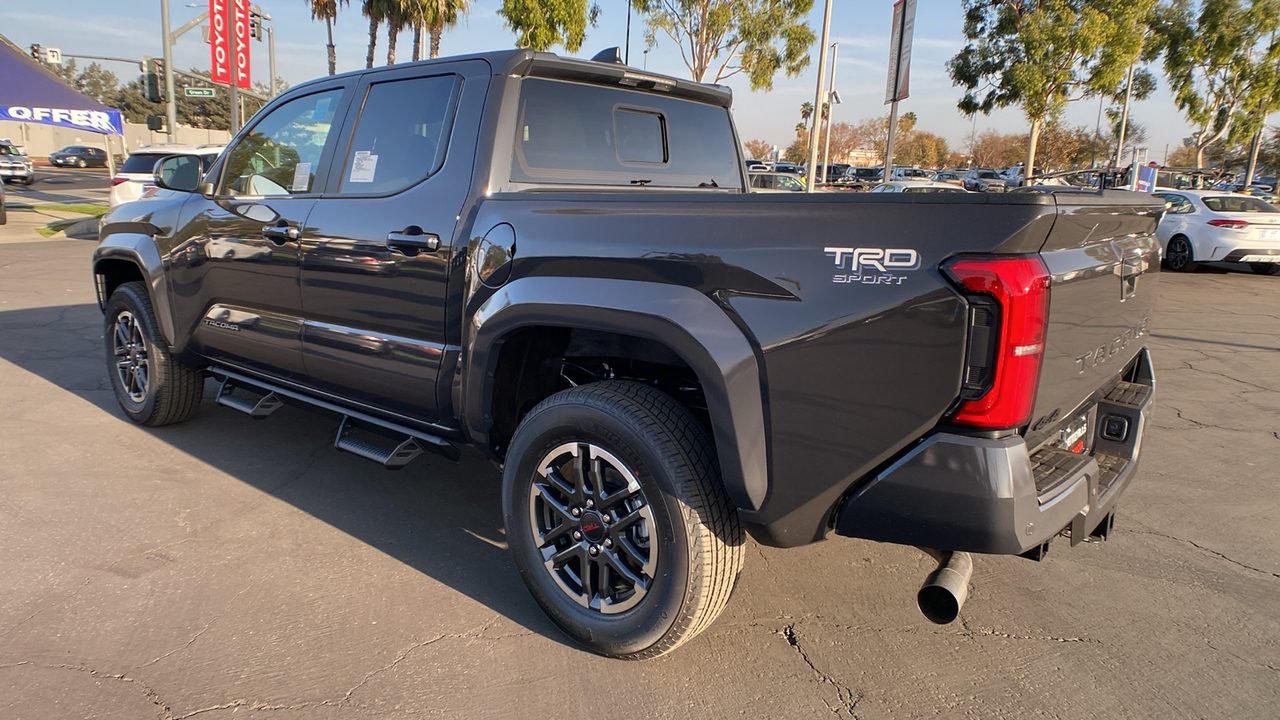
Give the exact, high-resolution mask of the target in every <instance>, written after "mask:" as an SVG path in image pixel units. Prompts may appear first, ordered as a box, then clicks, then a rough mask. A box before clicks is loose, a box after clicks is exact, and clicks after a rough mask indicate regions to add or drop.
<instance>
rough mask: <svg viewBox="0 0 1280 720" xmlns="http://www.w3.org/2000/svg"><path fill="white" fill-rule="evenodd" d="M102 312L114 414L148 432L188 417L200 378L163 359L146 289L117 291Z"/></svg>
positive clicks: (200, 389)
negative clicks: (118, 411) (115, 403)
mask: <svg viewBox="0 0 1280 720" xmlns="http://www.w3.org/2000/svg"><path fill="white" fill-rule="evenodd" d="M106 310H107V312H106V325H105V327H104V333H103V339H104V340H105V344H106V359H107V372H108V373H109V376H110V378H111V386H112V388H113V389H114V390H115V393H116V400H118V401H119V402H120V408H121V409H122V410H124V412H125V414H126V415H128V416H129V419H131V420H133V421H134V422H136V423H139V424H141V425H147V426H150V427H159V426H161V425H170V424H172V423H176V422H182V421H183V420H186V419H187V418H189V417H191V415H192V414H193V413H195V411H196V408H197V407H198V406H199V405H200V398H201V397H202V396H203V394H204V377H203V375H202V374H201V373H200V371H199V370H196V369H193V368H190V367H187V366H186V365H183V364H182V363H181V362H179V361H178V360H177V359H176V358H174V357H173V356H172V355H171V354H170V353H169V349H168V347H167V346H166V345H165V344H164V341H163V340H162V339H161V338H160V332H159V326H158V325H157V323H156V317H155V312H154V311H153V310H152V308H151V299H150V298H149V297H148V296H147V288H146V286H145V285H144V284H142V283H141V282H138V281H134V282H127V283H124V284H122V285H120V287H118V288H116V289H115V291H114V292H113V293H111V297H110V298H109V299H108V300H107V308H106Z"/></svg>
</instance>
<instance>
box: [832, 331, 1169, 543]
mask: <svg viewBox="0 0 1280 720" xmlns="http://www.w3.org/2000/svg"><path fill="white" fill-rule="evenodd" d="M1130 377H1132V378H1133V381H1132V382H1127V381H1126V382H1121V383H1120V384H1119V385H1118V386H1117V387H1116V388H1115V389H1113V390H1112V391H1111V392H1109V393H1108V394H1107V396H1106V397H1105V398H1103V399H1102V400H1101V401H1100V402H1099V403H1098V405H1097V422H1095V423H1094V433H1095V437H1094V446H1093V452H1092V454H1091V455H1077V454H1074V453H1070V452H1067V451H1065V450H1061V449H1058V448H1051V447H1045V448H1041V449H1039V450H1037V451H1036V452H1035V453H1034V454H1032V453H1030V452H1029V451H1028V448H1027V446H1026V443H1025V442H1024V441H1023V439H1022V437H1021V436H1017V435H1015V436H1011V437H1005V438H1001V439H987V438H974V437H967V436H961V435H953V434H949V433H938V434H936V435H933V436H931V437H929V438H928V439H927V440H925V441H924V442H923V443H921V444H920V445H919V446H917V447H916V448H915V449H913V450H912V451H911V452H910V453H908V454H907V455H906V456H904V457H902V458H901V459H900V460H898V461H897V462H895V463H894V464H892V465H890V466H889V467H887V468H885V469H884V471H882V472H881V473H880V474H878V475H877V476H876V477H875V478H874V479H873V480H872V481H871V482H870V483H868V484H867V485H865V486H864V487H863V488H861V489H860V490H859V491H857V492H856V493H855V494H853V495H852V496H850V497H849V498H848V499H847V500H846V501H845V503H844V505H843V507H842V508H841V509H840V510H839V512H838V514H837V516H836V527H835V529H836V533H837V534H839V535H845V536H848V537H859V538H866V539H869V540H878V541H881V542H889V543H895V544H901V545H915V546H918V547H929V548H937V549H940V550H963V551H968V552H979V553H993V554H1005V555H1020V554H1022V553H1025V552H1028V551H1031V550H1034V549H1036V548H1037V547H1039V546H1041V545H1043V544H1044V543H1046V542H1048V541H1049V540H1050V539H1052V538H1053V537H1054V536H1056V535H1058V534H1059V533H1063V532H1064V531H1066V534H1069V535H1070V537H1071V544H1072V545H1075V544H1077V543H1079V542H1081V541H1082V540H1084V539H1085V538H1086V537H1087V536H1088V535H1089V534H1090V533H1092V532H1093V531H1094V530H1095V529H1097V528H1098V527H1099V526H1100V525H1102V524H1103V523H1104V521H1106V520H1107V519H1108V516H1109V515H1110V514H1111V513H1112V512H1113V510H1114V508H1115V504H1116V501H1117V500H1118V499H1119V498H1120V495H1121V494H1123V493H1124V490H1125V487H1127V486H1128V484H1129V482H1130V481H1131V480H1132V479H1133V475H1134V473H1135V471H1136V470H1137V466H1138V454H1139V451H1140V450H1141V447H1142V436H1143V432H1144V430H1145V429H1146V420H1147V414H1148V412H1149V409H1150V406H1151V399H1152V396H1153V392H1152V391H1153V389H1154V380H1153V376H1152V373H1151V361H1150V358H1149V356H1148V355H1147V351H1146V350H1145V349H1144V350H1143V351H1142V354H1141V355H1140V357H1139V358H1138V361H1137V365H1136V366H1135V368H1134V372H1133V374H1132V375H1131V376H1130ZM1113 418H1114V420H1112V421H1111V423H1110V428H1108V424H1109V423H1108V422H1107V421H1108V420H1109V419H1113ZM1120 425H1123V426H1124V428H1125V431H1124V433H1123V434H1122V436H1121V434H1119V433H1116V432H1114V431H1115V430H1116V429H1117V428H1118V427H1119V426H1120ZM1107 429H1110V430H1111V431H1112V432H1111V433H1110V435H1111V437H1105V436H1104V430H1107ZM1117 438H1119V439H1117Z"/></svg>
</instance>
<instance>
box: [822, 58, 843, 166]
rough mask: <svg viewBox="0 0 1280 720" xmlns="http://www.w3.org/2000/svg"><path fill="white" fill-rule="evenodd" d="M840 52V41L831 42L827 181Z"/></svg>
mask: <svg viewBox="0 0 1280 720" xmlns="http://www.w3.org/2000/svg"><path fill="white" fill-rule="evenodd" d="M839 54H840V43H832V44H831V81H830V82H829V83H828V84H827V143H826V146H825V147H824V148H823V149H822V179H823V180H824V181H825V180H826V179H827V176H828V175H830V173H828V172H827V168H828V167H829V166H830V164H831V127H832V126H833V125H835V114H836V57H837V56H838V55H839Z"/></svg>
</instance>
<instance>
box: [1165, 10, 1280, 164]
mask: <svg viewBox="0 0 1280 720" xmlns="http://www.w3.org/2000/svg"><path fill="white" fill-rule="evenodd" d="M1159 30H1160V32H1161V33H1162V35H1163V36H1164V47H1165V53H1164V70H1165V74H1166V75H1167V76H1168V79H1169V85H1170V87H1171V89H1172V90H1173V97H1174V101H1175V102H1176V103H1177V105H1178V109H1179V110H1181V111H1182V113H1183V114H1184V115H1185V116H1186V118H1187V120H1189V121H1190V122H1191V123H1192V124H1193V125H1194V126H1195V127H1196V128H1197V130H1196V132H1195V133H1194V134H1193V135H1192V142H1191V147H1193V148H1194V150H1195V162H1196V165H1197V166H1202V165H1203V164H1204V160H1205V149H1206V148H1208V147H1209V146H1210V145H1213V144H1214V143H1215V142H1218V141H1220V140H1225V141H1226V143H1227V144H1228V145H1234V144H1238V143H1240V142H1241V141H1243V140H1246V139H1248V138H1251V137H1253V135H1255V134H1256V133H1258V132H1259V131H1260V130H1261V129H1262V127H1263V125H1264V124H1265V122H1266V116H1267V115H1268V114H1269V113H1271V112H1274V111H1275V110H1277V109H1280V69H1278V68H1280V37H1277V35H1278V34H1280V0H1201V2H1199V3H1191V2H1189V1H1187V0H1178V1H1177V2H1175V3H1173V4H1172V5H1171V6H1170V7H1169V8H1168V9H1167V11H1166V12H1165V13H1163V16H1162V21H1161V23H1160V24H1159Z"/></svg>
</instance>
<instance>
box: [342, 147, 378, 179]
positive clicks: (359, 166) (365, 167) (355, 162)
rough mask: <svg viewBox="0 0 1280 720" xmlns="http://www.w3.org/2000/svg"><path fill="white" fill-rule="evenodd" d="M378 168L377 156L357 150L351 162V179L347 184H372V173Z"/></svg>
mask: <svg viewBox="0 0 1280 720" xmlns="http://www.w3.org/2000/svg"><path fill="white" fill-rule="evenodd" d="M377 168H378V156H377V155H373V154H371V153H370V151H368V150H357V151H356V154H355V157H354V158H352V160H351V177H350V178H348V180H347V182H353V183H358V182H373V174H374V171H375V170H377Z"/></svg>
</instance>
